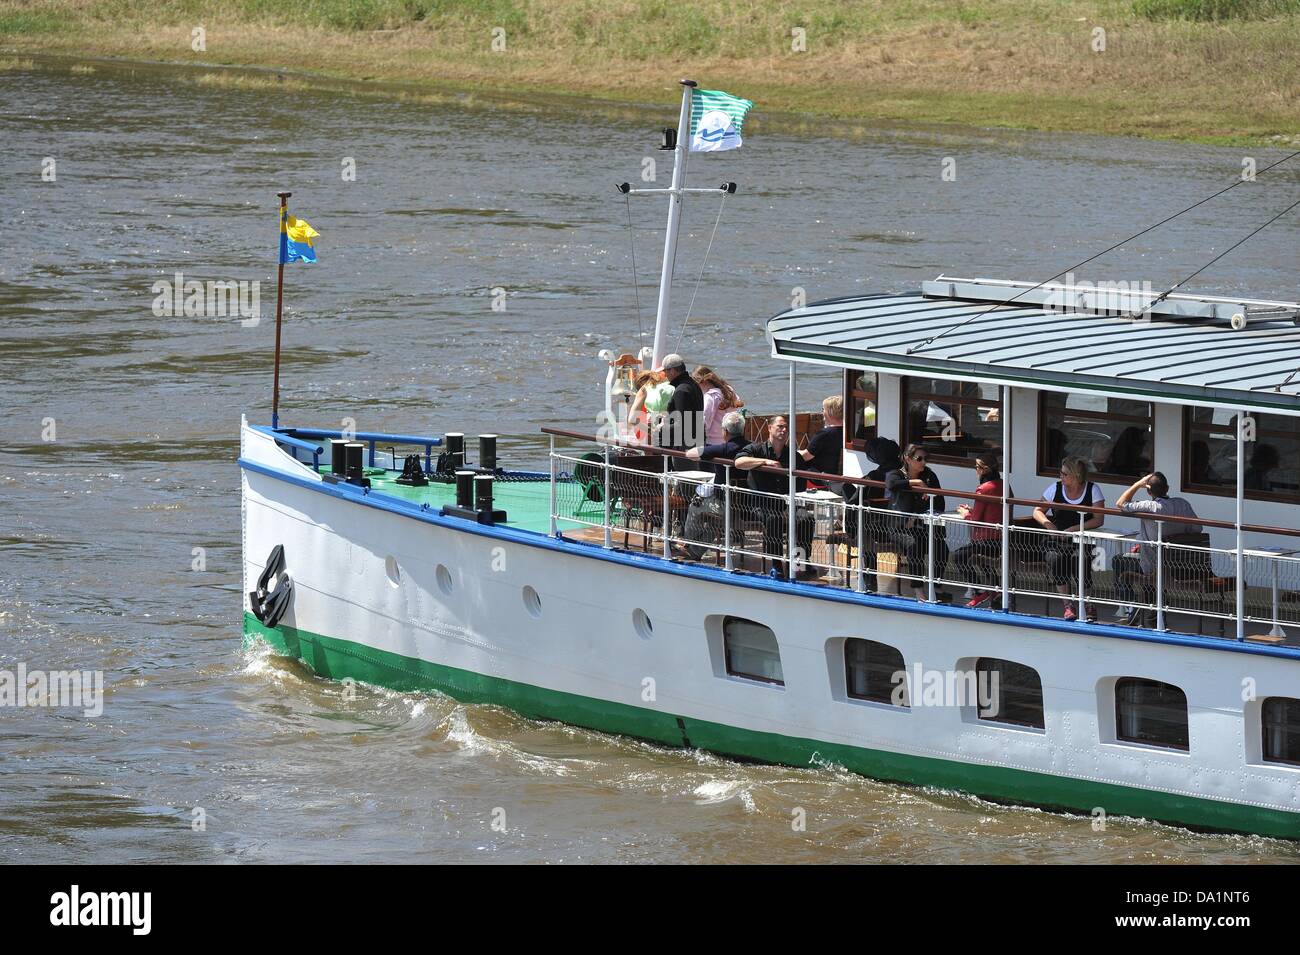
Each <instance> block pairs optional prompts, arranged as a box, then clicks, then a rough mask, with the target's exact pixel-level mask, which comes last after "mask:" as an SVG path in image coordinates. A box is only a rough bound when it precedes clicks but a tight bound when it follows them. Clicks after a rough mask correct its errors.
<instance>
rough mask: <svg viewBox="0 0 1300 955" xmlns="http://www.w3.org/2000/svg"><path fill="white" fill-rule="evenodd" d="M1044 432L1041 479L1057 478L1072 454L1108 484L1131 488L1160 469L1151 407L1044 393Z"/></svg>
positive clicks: (1040, 441)
mask: <svg viewBox="0 0 1300 955" xmlns="http://www.w3.org/2000/svg"><path fill="white" fill-rule="evenodd" d="M1038 428H1039V435H1038V473H1039V474H1042V475H1046V476H1055V475H1056V474H1057V472H1058V471H1059V470H1060V467H1061V460H1062V459H1063V458H1064V457H1066V456H1067V455H1075V456H1077V457H1080V458H1083V460H1085V461H1087V462H1088V470H1089V471H1090V472H1091V474H1092V476H1093V477H1094V478H1096V479H1099V480H1102V481H1105V480H1106V479H1108V478H1110V479H1113V480H1115V481H1117V482H1118V483H1122V484H1131V483H1133V481H1134V480H1136V479H1137V478H1139V477H1142V476H1143V475H1147V474H1150V473H1151V472H1152V471H1153V470H1155V451H1154V434H1155V431H1154V429H1153V427H1152V412H1151V404H1150V402H1147V401H1131V400H1129V399H1127V398H1108V397H1106V396H1105V395H1089V394H1068V395H1067V394H1061V393H1060V392H1054V391H1044V392H1040V393H1039V398H1038Z"/></svg>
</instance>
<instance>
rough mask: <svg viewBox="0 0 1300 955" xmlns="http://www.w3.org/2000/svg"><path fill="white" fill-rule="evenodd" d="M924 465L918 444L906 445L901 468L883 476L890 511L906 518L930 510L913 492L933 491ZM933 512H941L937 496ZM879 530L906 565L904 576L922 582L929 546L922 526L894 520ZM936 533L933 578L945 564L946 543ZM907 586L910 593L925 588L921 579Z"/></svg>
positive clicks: (912, 521)
mask: <svg viewBox="0 0 1300 955" xmlns="http://www.w3.org/2000/svg"><path fill="white" fill-rule="evenodd" d="M926 462H927V455H926V451H925V448H923V447H921V445H919V444H909V445H908V446H907V450H906V451H904V452H903V462H902V463H903V466H902V467H901V468H898V469H895V470H892V471H889V472H888V473H887V474H886V475H885V497H886V498H887V499H888V501H889V508H890V510H892V511H897V512H898V513H900V514H907V515H919V514H924V513H926V512H927V511H929V510H930V502H929V500H927V498H928V497H929V495H925V494H922V493H920V491H918V490H917V489H918V488H922V487H936V488H937V487H938V486H939V478H938V477H937V476H936V475H935V473H934V472H933V471H931V470H930V468H929V467H928V466H927V464H926ZM927 472H928V473H927ZM934 509H935V511H936V512H939V511H942V510H943V497H942V496H941V495H940V496H936V497H935V501H934ZM883 530H884V533H883V534H882V535H881V536H882V537H883V538H884V539H885V540H886V541H889V542H891V543H892V544H893V545H894V548H895V551H894V552H895V553H896V554H899V555H905V556H906V557H907V559H908V563H909V567H908V572H909V573H910V574H911V575H912V576H913V578H916V577H921V578H923V577H924V576H925V574H926V572H927V570H928V569H929V560H928V554H929V542H930V534H929V531H928V530H927V528H926V525H925V523H924V522H923V521H920V520H918V519H917V518H916V517H914V516H909V517H906V518H902V519H898V518H895V519H893V520H890V521H888V522H887V523H886V524H885V525H884V528H883ZM940 530H942V528H936V531H935V547H934V550H935V554H934V557H935V560H934V573H935V577H936V578H939V577H942V576H943V567H944V566H945V565H946V564H947V562H948V550H947V543H946V542H945V541H943V540H942V539H941V538H940V537H939V531H940ZM941 548H942V550H941ZM941 555H942V557H941ZM908 585H909V586H911V588H912V589H913V590H920V589H921V588H923V587H925V585H926V584H925V580H924V579H920V580H917V579H912V580H909V581H908Z"/></svg>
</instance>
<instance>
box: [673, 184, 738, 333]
mask: <svg viewBox="0 0 1300 955" xmlns="http://www.w3.org/2000/svg"><path fill="white" fill-rule="evenodd" d="M728 195H730V193H727V192H724V193H723V194H722V201H721V202H719V203H718V217H717V218H716V219H714V220H713V233H712V235H710V236H709V246H708V248H706V249H705V250H704V261H703V262H701V263H700V274H699V275H697V276H696V277H695V289H694V291H692V292H691V302H690V304H689V305H688V306H687V307H686V321H684V322H682V330H681V331H680V332H678V333H677V347H676V348H674V349H673V351H679V350H680V349H681V347H682V339H683V338H684V337H685V336H686V326H687V325H688V324H690V321H691V312H692V311H693V310H694V309H695V296H696V295H697V294H699V291H700V282H701V281H703V279H704V269H705V268H706V267H707V266H708V264H709V253H710V252H712V251H713V240H714V239H715V238H717V235H718V223H720V222H721V221H722V209H723V207H724V206H725V205H726V204H727V196H728ZM674 251H675V250H674Z"/></svg>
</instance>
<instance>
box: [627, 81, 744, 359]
mask: <svg viewBox="0 0 1300 955" xmlns="http://www.w3.org/2000/svg"><path fill="white" fill-rule="evenodd" d="M681 82H682V111H681V114H680V116H679V117H678V120H677V140H676V142H675V143H673V145H672V147H671V148H672V150H673V181H672V185H670V186H669V187H668V188H667V189H633V188H632V186H631V184H630V183H626V182H623V183H619V185H618V191H619V192H621V193H623V194H624V195H633V196H649V195H665V194H666V195H667V196H668V232H667V235H665V236H664V264H663V270H662V271H661V272H660V274H659V308H658V309H657V310H656V312H655V340H654V348H653V349H652V350H651V353H650V354H651V362H650V367H651V368H658V367H659V366H660V365H661V364H662V363H663V360H664V356H665V354H667V352H668V307H669V304H670V303H671V301H672V290H673V257H674V256H675V255H676V254H677V228H678V226H679V225H680V224H681V219H682V200H683V199H684V198H685V197H686V194H687V193H688V192H709V193H713V194H715V195H722V196H729V195H733V194H734V193H735V191H736V184H735V183H734V182H724V183H723V184H722V185H720V186H716V187H715V188H713V189H687V188H686V157H687V155H688V154H689V153H690V149H691V100H692V94H693V92H694V90H695V87H696V82H695V81H694V80H682V81H681ZM671 134H672V130H671V129H665V130H664V146H663V147H661V148H664V149H668V148H670V147H669V146H668V143H670V142H673V140H672V135H671ZM706 254H707V253H706ZM634 280H635V276H634ZM642 353H643V354H644V350H643V352H642Z"/></svg>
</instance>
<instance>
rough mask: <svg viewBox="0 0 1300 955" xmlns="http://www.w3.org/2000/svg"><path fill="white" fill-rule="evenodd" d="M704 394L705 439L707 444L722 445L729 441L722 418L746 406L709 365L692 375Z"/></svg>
mask: <svg viewBox="0 0 1300 955" xmlns="http://www.w3.org/2000/svg"><path fill="white" fill-rule="evenodd" d="M691 377H692V378H694V379H695V383H696V384H697V385H699V386H700V391H702V392H704V438H705V443H706V444H722V443H723V442H724V441H726V440H727V438H726V435H724V434H723V430H722V418H723V416H724V415H726V414H727V412H728V411H735V410H736V409H737V408H741V407H743V406H744V404H745V403H744V402H743V401H741V400H740V396H739V395H737V394H736V390H735V389H734V388H732V387H731V385H729V384H727V382H726V381H725V380H724V379H723V377H722V376H721V375H719V374H718V373H717V372H716V371H714V370H713V369H712V368H709V367H708V366H707V365H701V366H700V367H699V368H696V369H695V371H694V373H692V375H691Z"/></svg>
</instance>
